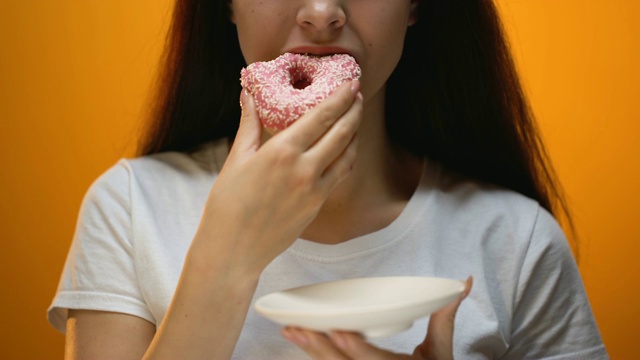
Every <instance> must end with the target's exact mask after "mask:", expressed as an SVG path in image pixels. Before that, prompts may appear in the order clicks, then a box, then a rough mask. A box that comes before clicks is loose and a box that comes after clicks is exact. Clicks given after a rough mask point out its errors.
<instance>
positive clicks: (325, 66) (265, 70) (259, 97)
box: [240, 53, 361, 132]
mask: <svg viewBox="0 0 640 360" xmlns="http://www.w3.org/2000/svg"><path fill="white" fill-rule="evenodd" d="M360 73H361V71H360V66H358V64H357V63H356V61H355V59H354V58H353V57H352V56H350V55H347V54H336V55H330V56H309V55H302V54H293V53H285V54H283V55H281V56H279V57H278V58H276V59H274V60H272V61H263V62H255V63H253V64H251V65H249V66H247V67H246V68H243V69H242V71H241V72H240V82H241V84H242V87H243V88H245V89H246V90H247V91H249V93H250V94H252V95H253V97H254V99H255V102H256V108H257V110H258V115H259V116H260V121H261V122H262V125H263V126H264V127H265V128H266V129H268V130H271V131H274V132H275V131H279V130H283V129H285V128H286V127H288V126H289V125H291V124H292V123H293V122H294V121H296V120H297V119H298V118H299V117H300V116H302V115H303V114H304V113H305V112H307V110H309V109H311V108H313V107H314V106H316V105H317V104H318V103H319V102H320V101H322V100H324V99H325V98H326V97H327V96H329V94H331V93H332V92H333V90H335V89H336V88H337V87H338V86H339V85H340V84H342V83H343V82H345V81H349V80H354V79H358V78H360Z"/></svg>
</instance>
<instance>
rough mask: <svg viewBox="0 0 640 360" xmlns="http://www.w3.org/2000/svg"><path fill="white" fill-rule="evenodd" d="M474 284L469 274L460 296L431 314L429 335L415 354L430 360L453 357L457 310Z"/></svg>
mask: <svg viewBox="0 0 640 360" xmlns="http://www.w3.org/2000/svg"><path fill="white" fill-rule="evenodd" d="M472 286H473V277H471V276H469V278H467V280H466V281H465V283H464V290H463V291H462V293H461V294H460V296H459V297H458V298H457V299H456V300H455V301H453V302H451V303H450V304H447V305H446V306H445V307H443V308H442V309H440V310H438V311H437V312H435V313H433V314H432V315H431V318H430V319H429V329H428V330H427V337H426V338H425V340H424V342H423V343H422V344H420V345H418V347H416V349H415V351H414V355H419V356H420V358H423V359H429V360H442V359H453V327H454V323H455V317H456V312H457V311H458V307H460V304H461V303H462V300H464V299H465V298H466V297H467V295H469V292H470V291H471V287H472Z"/></svg>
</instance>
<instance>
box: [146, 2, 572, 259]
mask: <svg viewBox="0 0 640 360" xmlns="http://www.w3.org/2000/svg"><path fill="white" fill-rule="evenodd" d="M165 51H166V52H165V55H164V68H163V73H162V74H161V76H160V78H159V79H160V83H159V86H158V93H157V98H156V102H155V107H154V113H153V116H152V119H151V120H152V121H151V123H150V127H149V130H148V132H147V134H146V137H145V138H144V139H143V142H142V144H141V147H140V151H139V154H140V155H148V154H153V153H157V152H163V151H182V152H191V151H195V150H197V149H198V148H199V147H200V146H201V145H203V144H205V143H207V142H209V141H211V140H214V139H218V138H223V137H233V136H234V134H235V131H236V129H237V126H238V120H239V118H240V108H239V105H238V98H239V93H240V90H241V88H240V82H239V74H240V69H241V68H242V67H243V66H245V62H244V59H243V57H242V53H241V51H240V47H239V44H238V40H237V33H236V29H235V26H234V25H233V24H232V23H231V21H230V20H229V8H228V1H223V0H219V1H210V0H177V1H176V7H175V10H174V15H173V22H172V25H171V28H170V31H169V34H168V38H167V47H166V50H165ZM387 87H388V88H387V105H386V106H387V107H386V119H387V128H388V131H389V134H390V137H391V139H392V141H394V142H395V143H396V144H398V145H400V146H402V147H404V148H406V149H408V150H409V151H411V152H413V153H415V154H417V155H420V156H426V157H428V158H429V159H430V160H432V161H437V162H439V163H441V164H443V165H444V166H445V167H447V168H449V169H451V170H453V171H456V172H458V173H460V174H462V175H464V176H467V177H470V178H473V179H477V180H479V181H483V182H487V183H491V184H495V185H499V186H503V187H505V188H509V189H512V190H514V191H517V192H519V193H521V194H523V195H525V196H528V197H530V198H532V199H534V200H537V201H538V202H539V203H540V204H541V206H543V207H544V208H545V209H547V210H548V211H550V212H551V213H553V214H554V215H555V216H556V217H558V218H559V219H560V220H563V221H564V223H565V224H566V225H568V226H569V227H570V230H571V233H572V234H575V231H574V229H573V225H572V222H571V217H570V214H569V209H568V206H567V204H566V201H565V199H564V196H563V193H562V189H561V187H560V185H559V182H558V181H557V179H556V176H555V173H554V171H553V168H552V166H551V162H550V161H549V158H548V155H547V153H546V150H545V147H544V144H543V142H542V140H541V138H540V134H539V131H538V129H537V127H536V123H535V120H534V116H533V113H532V111H531V109H530V106H529V104H528V102H527V99H526V96H525V94H524V92H523V90H522V86H521V84H520V80H519V78H518V73H517V71H516V67H515V64H514V61H513V59H512V57H511V53H510V50H509V44H508V41H507V39H506V36H505V34H504V30H503V27H502V24H501V22H500V18H499V14H498V11H497V9H496V7H495V5H494V3H493V1H492V0H423V1H421V2H420V4H419V6H418V21H417V23H416V24H414V25H413V26H411V27H410V28H409V30H408V32H407V37H406V40H405V48H404V52H403V55H402V58H401V60H400V63H399V64H398V67H397V68H396V70H395V71H394V73H393V74H392V76H391V78H390V79H389V81H388V84H387ZM574 245H575V244H574ZM574 250H577V249H576V248H575V247H574Z"/></svg>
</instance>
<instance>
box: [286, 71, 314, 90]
mask: <svg viewBox="0 0 640 360" xmlns="http://www.w3.org/2000/svg"><path fill="white" fill-rule="evenodd" d="M311 82H312V81H311V78H310V77H309V75H308V74H307V73H306V72H305V71H304V70H303V69H302V68H301V67H296V68H292V69H291V86H293V88H294V89H298V90H302V89H304V88H306V87H308V86H309V85H311Z"/></svg>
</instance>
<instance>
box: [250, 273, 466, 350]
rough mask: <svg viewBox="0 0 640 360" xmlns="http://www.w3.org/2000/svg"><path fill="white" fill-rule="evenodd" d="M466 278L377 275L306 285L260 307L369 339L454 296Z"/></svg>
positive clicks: (288, 319)
mask: <svg viewBox="0 0 640 360" xmlns="http://www.w3.org/2000/svg"><path fill="white" fill-rule="evenodd" d="M463 290H464V282H462V281H459V280H452V279H446V278H437V277H414V276H404V277H374V278H360V279H348V280H339V281H332V282H325V283H320V284H315V285H308V286H302V287H298V288H293V289H288V290H284V291H279V292H275V293H271V294H269V295H266V296H263V297H261V298H260V299H258V300H257V301H256V303H255V309H256V311H257V312H258V313H259V314H261V315H263V316H264V317H266V318H268V319H270V320H272V321H274V322H276V323H278V324H281V325H289V326H296V327H302V328H307V329H311V330H316V331H321V332H329V331H331V330H345V331H355V332H359V333H361V334H363V335H364V336H366V337H369V338H376V337H384V336H389V335H393V334H396V333H398V332H401V331H404V330H406V329H408V328H410V327H411V326H412V325H413V322H414V321H415V320H417V319H419V318H422V317H425V316H427V315H429V314H431V313H433V312H435V311H437V310H439V309H441V308H442V307H444V306H445V305H447V304H448V303H450V302H451V301H453V300H455V299H456V298H457V297H458V296H459V295H460V294H461V293H462V291H463Z"/></svg>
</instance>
